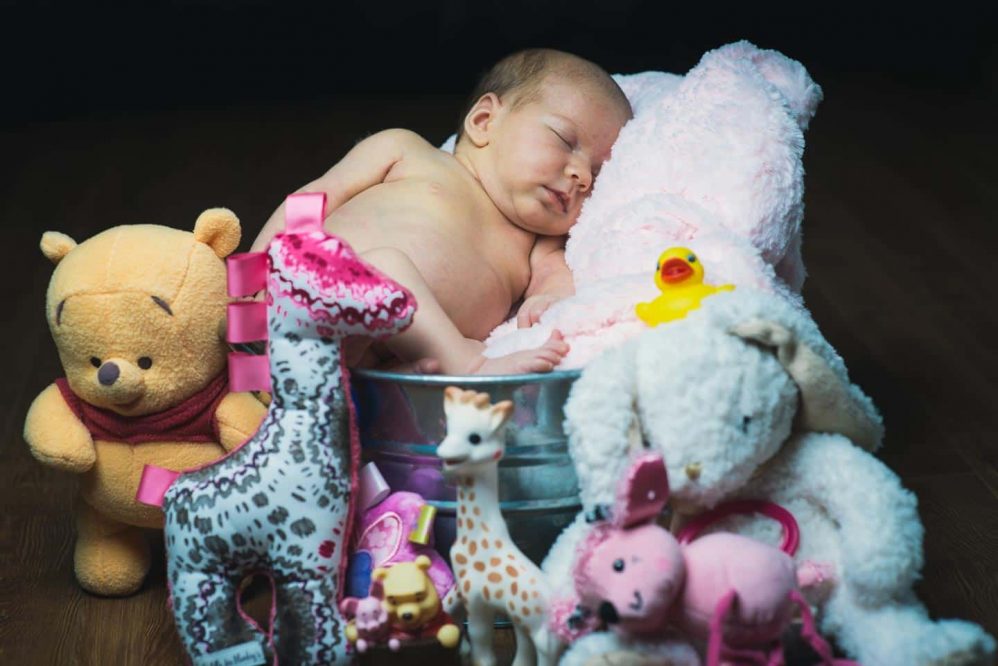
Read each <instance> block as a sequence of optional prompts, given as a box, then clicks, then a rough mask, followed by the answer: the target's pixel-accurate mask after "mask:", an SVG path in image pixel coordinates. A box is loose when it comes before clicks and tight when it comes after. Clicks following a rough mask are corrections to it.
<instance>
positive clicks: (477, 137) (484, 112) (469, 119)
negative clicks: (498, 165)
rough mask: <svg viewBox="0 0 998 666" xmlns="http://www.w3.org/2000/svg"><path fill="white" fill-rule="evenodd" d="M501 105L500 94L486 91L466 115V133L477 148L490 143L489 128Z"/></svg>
mask: <svg viewBox="0 0 998 666" xmlns="http://www.w3.org/2000/svg"><path fill="white" fill-rule="evenodd" d="M501 106H502V102H500V101H499V97H498V95H496V94H495V93H485V94H484V95H482V96H481V97H479V98H478V101H477V102H475V104H474V106H472V107H471V110H470V111H468V115H466V116H465V117H464V133H465V135H466V136H467V137H468V139H469V140H470V141H471V142H472V143H473V144H475V146H476V147H477V148H484V147H485V146H487V145H489V130H490V129H491V128H492V121H494V120H495V118H496V114H497V113H498V112H499V107H501Z"/></svg>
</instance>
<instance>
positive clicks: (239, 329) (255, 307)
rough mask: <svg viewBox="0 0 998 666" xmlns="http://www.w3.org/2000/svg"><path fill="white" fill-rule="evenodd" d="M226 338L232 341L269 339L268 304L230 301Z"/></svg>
mask: <svg viewBox="0 0 998 666" xmlns="http://www.w3.org/2000/svg"><path fill="white" fill-rule="evenodd" d="M225 337H226V339H227V340H228V341H229V342H232V343H240V342H255V341H257V340H266V339H267V304H266V303H261V302H256V301H240V302H238V303H229V308H228V317H227V322H226V336H225Z"/></svg>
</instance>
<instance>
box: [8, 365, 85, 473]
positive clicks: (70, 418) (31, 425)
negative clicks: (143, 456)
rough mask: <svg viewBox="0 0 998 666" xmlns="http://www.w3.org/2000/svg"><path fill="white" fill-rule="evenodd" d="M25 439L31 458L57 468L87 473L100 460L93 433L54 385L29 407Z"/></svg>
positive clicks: (25, 423)
mask: <svg viewBox="0 0 998 666" xmlns="http://www.w3.org/2000/svg"><path fill="white" fill-rule="evenodd" d="M24 439H25V440H26V441H27V442H28V447H29V448H30V449H31V455H33V456H34V457H35V458H37V459H38V460H39V461H40V462H42V463H44V464H46V465H51V466H52V467H56V468H58V469H64V470H66V471H69V472H78V473H79V472H86V471H87V470H88V469H90V468H91V467H93V464H94V462H95V461H96V460H97V451H96V449H95V448H94V439H93V437H91V435H90V431H89V430H87V427H86V426H85V425H83V422H82V421H80V419H78V418H77V417H76V414H74V413H73V410H72V409H70V407H69V405H67V404H66V401H65V400H64V399H63V397H62V394H61V393H60V392H59V387H57V386H56V385H55V384H49V386H48V387H47V388H46V389H45V390H44V391H42V392H41V393H39V394H38V397H37V398H35V400H34V402H32V403H31V407H29V408H28V416H27V418H25V420H24Z"/></svg>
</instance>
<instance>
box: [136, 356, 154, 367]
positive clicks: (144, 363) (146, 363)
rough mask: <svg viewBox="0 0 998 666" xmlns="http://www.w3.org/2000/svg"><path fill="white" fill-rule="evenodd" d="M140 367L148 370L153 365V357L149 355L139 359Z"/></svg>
mask: <svg viewBox="0 0 998 666" xmlns="http://www.w3.org/2000/svg"><path fill="white" fill-rule="evenodd" d="M139 367H140V368H142V369H143V370H148V369H149V368H151V367H152V359H151V358H149V357H148V356H143V357H142V358H140V359H139Z"/></svg>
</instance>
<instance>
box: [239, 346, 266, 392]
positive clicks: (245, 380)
mask: <svg viewBox="0 0 998 666" xmlns="http://www.w3.org/2000/svg"><path fill="white" fill-rule="evenodd" d="M229 390H230V391H232V392H233V393H241V392H243V391H269V390H270V357H269V356H268V355H267V354H260V355H257V354H247V353H245V352H230V353H229Z"/></svg>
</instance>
